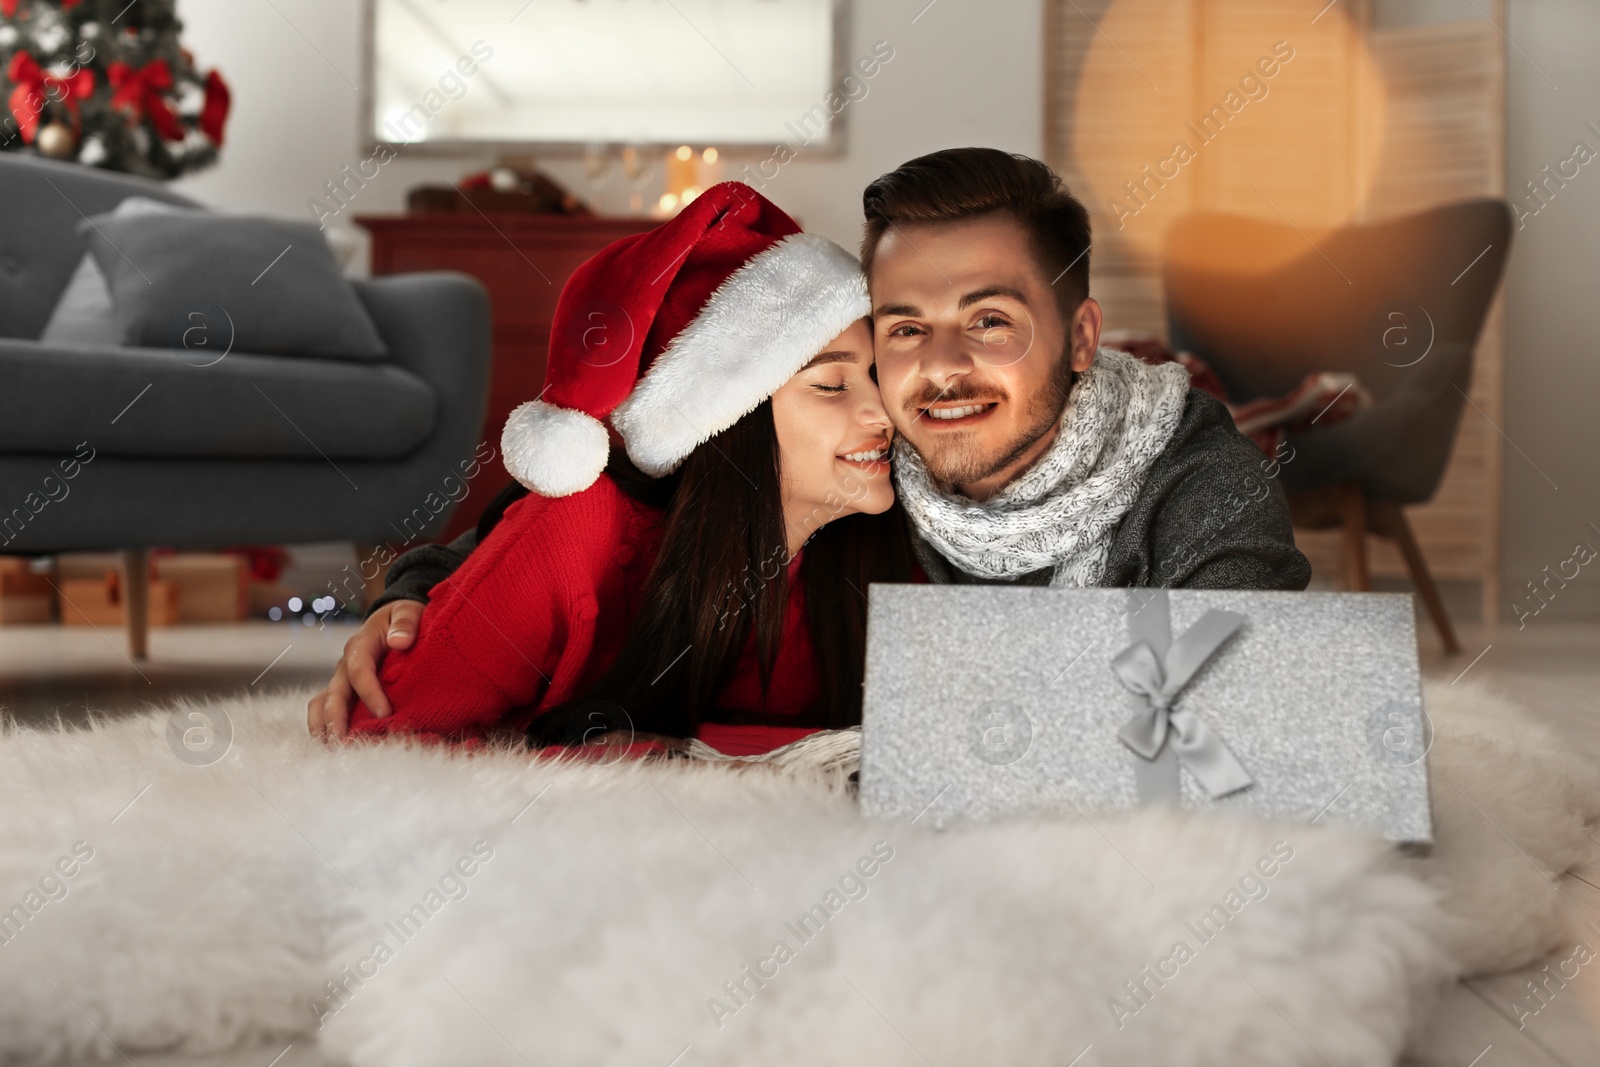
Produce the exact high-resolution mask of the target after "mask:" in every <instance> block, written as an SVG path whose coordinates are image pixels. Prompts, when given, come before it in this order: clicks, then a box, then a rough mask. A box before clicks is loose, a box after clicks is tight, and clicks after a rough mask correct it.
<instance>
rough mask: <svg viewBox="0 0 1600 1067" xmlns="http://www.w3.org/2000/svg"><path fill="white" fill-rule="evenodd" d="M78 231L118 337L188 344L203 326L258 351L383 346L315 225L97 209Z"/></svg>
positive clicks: (237, 346) (367, 353) (373, 354)
mask: <svg viewBox="0 0 1600 1067" xmlns="http://www.w3.org/2000/svg"><path fill="white" fill-rule="evenodd" d="M79 232H80V233H81V234H82V235H83V237H84V239H85V240H86V241H87V242H88V246H89V250H90V252H92V253H93V254H94V258H95V262H96V263H98V264H99V266H100V270H101V272H102V273H104V274H105V276H106V282H107V284H108V285H109V286H110V288H111V299H112V303H113V305H114V306H115V310H116V316H117V320H118V322H119V323H120V324H121V326H122V341H123V343H124V344H128V345H136V346H142V347H151V348H185V347H191V348H192V347H194V346H195V343H196V341H195V339H196V338H197V337H200V336H206V337H208V338H209V340H208V341H207V343H208V344H210V345H212V346H213V347H222V340H221V339H222V338H227V339H228V343H229V344H230V345H231V350H233V351H242V352H252V353H260V354H263V355H280V356H317V357H323V358H329V359H369V360H370V359H382V358H383V357H384V356H385V355H386V351H385V349H384V346H383V341H382V340H381V339H380V338H379V336H378V331H377V327H375V326H374V325H373V323H372V319H371V318H369V317H368V315H367V312H366V309H365V308H363V307H362V306H361V303H360V301H359V300H357V299H356V295H355V293H354V291H352V290H351V288H350V285H349V283H347V282H346V281H345V280H344V277H343V276H342V275H341V273H340V271H339V265H338V263H337V262H336V261H335V260H334V258H333V253H332V252H331V251H330V250H329V248H328V244H327V242H326V241H325V240H324V239H323V237H322V234H321V233H319V232H318V230H317V228H316V227H315V226H311V225H309V224H306V223H298V222H281V221H278V220H276V219H261V218H241V217H236V216H223V215H212V214H209V213H198V212H197V213H193V214H190V213H183V214H174V215H131V216H123V217H117V216H116V215H100V216H97V217H94V218H89V219H85V220H84V221H83V222H82V223H81V224H80V225H79ZM197 325H199V326H201V327H202V332H200V333H197V332H196V327H197Z"/></svg>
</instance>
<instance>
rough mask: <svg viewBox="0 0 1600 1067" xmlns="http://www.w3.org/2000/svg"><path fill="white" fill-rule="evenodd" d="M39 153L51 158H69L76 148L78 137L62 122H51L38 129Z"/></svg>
mask: <svg viewBox="0 0 1600 1067" xmlns="http://www.w3.org/2000/svg"><path fill="white" fill-rule="evenodd" d="M38 146H39V153H40V155H46V156H49V157H50V158H51V159H71V158H72V156H73V154H74V153H75V152H77V150H78V138H77V136H76V135H75V134H73V132H72V127H71V126H68V125H67V124H66V123H64V122H52V123H51V124H50V125H48V126H45V127H44V128H42V129H41V130H40V131H39V139H38Z"/></svg>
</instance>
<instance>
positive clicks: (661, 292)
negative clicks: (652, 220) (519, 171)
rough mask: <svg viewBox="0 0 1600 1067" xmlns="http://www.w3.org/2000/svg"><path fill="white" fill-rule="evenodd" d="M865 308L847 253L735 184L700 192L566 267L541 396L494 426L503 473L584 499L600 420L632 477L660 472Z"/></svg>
mask: <svg viewBox="0 0 1600 1067" xmlns="http://www.w3.org/2000/svg"><path fill="white" fill-rule="evenodd" d="M870 306H871V305H870V302H869V301H868V299H867V286H866V282H865V280H864V279H863V278H862V276H861V267H860V265H859V264H858V263H857V262H856V259H855V257H854V256H852V255H850V253H848V252H846V251H845V250H844V249H842V248H840V247H839V246H838V245H836V244H834V243H833V242H832V241H829V240H827V239H826V238H824V237H818V236H815V235H813V234H806V233H801V232H800V227H799V226H798V225H797V224H796V223H795V221H794V220H793V219H791V218H790V217H789V216H788V215H786V214H784V213H783V212H782V211H781V210H779V209H778V208H777V207H776V206H775V205H773V204H772V203H771V202H770V201H769V200H767V199H766V198H765V197H763V196H762V195H761V194H760V193H758V192H756V191H755V190H754V189H752V188H750V187H749V186H748V185H744V184H742V183H740V182H723V183H722V184H720V185H714V186H712V187H711V188H710V189H707V190H706V191H705V192H704V193H702V194H700V195H699V196H697V197H696V198H695V199H694V200H693V201H692V202H691V203H690V204H689V205H688V206H687V207H685V208H684V209H683V210H682V211H681V212H680V213H679V214H678V215H677V216H676V217H674V218H672V219H670V220H668V221H667V222H664V223H662V224H661V225H660V226H658V227H657V228H656V229H654V230H651V231H650V232H648V233H642V234H638V235H635V236H633V237H624V238H623V239H622V240H620V241H617V242H615V243H614V244H611V245H609V246H607V247H606V248H605V249H603V250H602V251H601V252H600V253H599V254H597V255H596V256H595V257H594V258H592V259H590V260H589V261H588V262H587V263H585V264H583V266H581V267H579V268H578V269H577V271H575V272H574V273H573V275H572V277H571V279H569V280H568V282H567V284H566V286H565V287H564V288H563V289H562V290H561V298H560V300H559V301H558V302H557V304H556V313H555V321H554V323H553V324H552V326H551V329H550V356H549V362H548V364H547V369H546V374H545V382H546V384H545V388H544V391H543V392H542V393H540V394H539V398H538V399H536V400H530V401H528V402H527V403H525V404H523V405H522V406H521V407H519V408H517V409H516V410H515V411H513V412H512V413H511V417H510V418H509V419H507V420H506V426H505V431H504V432H503V433H502V434H501V438H500V442H501V452H502V454H503V457H504V461H505V465H506V469H507V470H508V471H510V472H511V475H512V476H513V477H514V478H516V479H517V481H519V482H521V483H522V484H523V485H525V486H527V487H528V488H529V489H531V490H533V491H534V492H535V493H538V494H540V495H541V496H551V497H555V496H569V495H571V494H573V493H578V492H582V491H583V490H584V489H587V488H588V487H589V486H591V485H593V484H594V482H595V479H597V478H599V477H600V472H601V471H602V470H604V469H605V465H606V459H607V456H608V454H609V451H610V439H609V435H608V434H607V432H606V427H605V425H604V422H605V421H609V422H610V424H611V426H612V427H613V428H614V429H615V430H616V432H617V434H618V436H619V437H621V439H622V443H623V445H624V446H625V447H626V448H627V451H628V456H629V458H631V459H632V460H633V462H634V464H635V465H636V466H637V467H638V468H639V469H640V470H642V471H644V472H645V473H646V474H649V475H651V476H654V477H660V476H662V475H665V474H670V473H671V472H672V471H674V470H676V469H677V467H678V464H680V463H682V462H683V460H684V459H685V458H686V457H687V456H688V455H689V453H690V452H693V451H694V450H695V448H696V447H698V446H699V445H700V444H702V443H703V442H705V441H706V440H707V439H708V438H710V437H712V436H713V435H715V434H718V433H721V432H722V431H723V430H726V429H727V428H728V427H730V426H732V425H733V424H734V423H736V422H738V421H739V420H740V419H742V418H743V417H744V416H745V415H748V414H749V413H750V412H751V411H753V410H755V409H756V408H757V407H758V406H759V405H760V404H761V403H762V401H764V400H766V399H767V398H768V397H770V396H771V395H772V394H773V392H774V391H775V390H776V389H777V388H778V387H779V386H780V385H782V384H783V383H784V382H786V381H788V380H789V378H791V377H792V376H793V375H794V374H795V372H797V371H798V370H800V368H802V367H804V366H805V365H806V363H808V362H809V361H810V360H811V358H812V357H813V356H815V355H816V354H817V353H818V352H820V351H822V348H823V346H824V345H826V344H827V343H828V342H829V341H831V340H832V339H833V338H835V337H837V336H838V335H839V334H841V333H843V332H844V331H845V329H846V328H847V327H848V326H849V325H850V324H851V323H853V322H855V321H856V320H857V319H860V318H862V317H863V316H865V315H866V314H867V312H868V310H869V309H870Z"/></svg>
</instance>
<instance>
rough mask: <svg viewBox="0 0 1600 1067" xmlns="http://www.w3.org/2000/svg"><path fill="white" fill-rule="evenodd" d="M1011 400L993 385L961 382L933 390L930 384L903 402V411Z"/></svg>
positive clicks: (998, 402)
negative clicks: (936, 405) (935, 405)
mask: <svg viewBox="0 0 1600 1067" xmlns="http://www.w3.org/2000/svg"><path fill="white" fill-rule="evenodd" d="M1010 399H1011V394H1010V393H1008V392H1006V391H1005V390H1004V389H1001V388H999V387H997V386H993V385H983V384H980V383H978V382H969V381H961V382H958V383H957V384H955V385H952V386H949V387H948V388H945V389H935V388H934V387H933V386H932V385H931V384H929V385H927V386H925V387H924V388H923V389H922V390H920V391H919V392H918V393H917V394H916V396H914V397H912V398H911V399H910V400H907V401H906V402H905V409H906V410H907V411H910V412H919V411H921V410H922V409H923V408H926V407H929V406H931V405H933V404H958V403H962V402H963V401H964V402H967V403H973V404H1001V403H1004V402H1005V401H1007V400H1010Z"/></svg>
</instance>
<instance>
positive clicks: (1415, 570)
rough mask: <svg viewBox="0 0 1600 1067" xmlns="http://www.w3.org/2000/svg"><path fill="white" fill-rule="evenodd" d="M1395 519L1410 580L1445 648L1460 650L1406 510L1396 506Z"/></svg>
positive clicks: (1397, 542) (1394, 533)
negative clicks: (1426, 608)
mask: <svg viewBox="0 0 1600 1067" xmlns="http://www.w3.org/2000/svg"><path fill="white" fill-rule="evenodd" d="M1390 518H1392V520H1393V531H1392V534H1391V536H1393V537H1394V539H1395V543H1396V544H1398V545H1399V546H1400V553H1401V555H1403V556H1405V558H1406V568H1407V569H1408V570H1410V571H1411V581H1412V582H1413V583H1414V584H1415V585H1416V587H1417V592H1419V593H1421V594H1422V602H1423V603H1424V604H1426V605H1427V607H1428V615H1429V616H1430V617H1431V618H1432V619H1433V625H1434V626H1436V627H1437V628H1438V630H1439V637H1440V638H1441V639H1443V641H1444V650H1445V651H1446V652H1448V653H1449V654H1450V655H1452V656H1453V655H1455V654H1456V653H1457V652H1460V651H1461V644H1460V643H1459V642H1458V641H1457V640H1456V631H1455V627H1453V626H1451V625H1450V616H1449V615H1447V614H1445V610H1444V600H1443V599H1442V598H1441V597H1440V596H1439V587H1438V586H1437V585H1435V584H1433V572H1431V571H1429V570H1428V561H1427V560H1425V559H1423V558H1422V547H1421V546H1420V545H1418V544H1417V538H1416V535H1415V534H1413V533H1412V532H1411V523H1410V522H1408V521H1407V520H1406V513H1405V511H1404V510H1402V509H1401V508H1400V507H1398V506H1396V507H1395V509H1394V514H1393V515H1392V516H1390Z"/></svg>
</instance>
